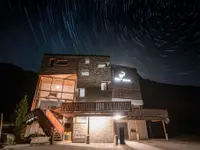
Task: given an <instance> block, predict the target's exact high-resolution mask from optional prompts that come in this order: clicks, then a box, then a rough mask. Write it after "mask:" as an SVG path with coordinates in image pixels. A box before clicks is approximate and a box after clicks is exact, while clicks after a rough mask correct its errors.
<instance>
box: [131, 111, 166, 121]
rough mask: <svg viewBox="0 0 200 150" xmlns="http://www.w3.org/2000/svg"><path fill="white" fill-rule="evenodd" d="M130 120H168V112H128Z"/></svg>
mask: <svg viewBox="0 0 200 150" xmlns="http://www.w3.org/2000/svg"><path fill="white" fill-rule="evenodd" d="M128 117H129V118H136V119H145V120H148V119H149V120H154V119H155V120H157V119H158V120H160V119H166V118H168V117H169V116H168V111H167V110H164V109H134V110H133V111H132V112H128Z"/></svg>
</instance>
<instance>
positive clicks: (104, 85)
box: [101, 83, 108, 91]
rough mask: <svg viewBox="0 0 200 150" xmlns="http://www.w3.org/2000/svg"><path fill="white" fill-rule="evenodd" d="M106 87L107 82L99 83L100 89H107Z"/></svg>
mask: <svg viewBox="0 0 200 150" xmlns="http://www.w3.org/2000/svg"><path fill="white" fill-rule="evenodd" d="M107 89H108V84H107V83H101V90H102V91H104V90H107Z"/></svg>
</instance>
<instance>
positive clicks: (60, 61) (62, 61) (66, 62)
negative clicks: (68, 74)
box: [56, 60, 68, 66]
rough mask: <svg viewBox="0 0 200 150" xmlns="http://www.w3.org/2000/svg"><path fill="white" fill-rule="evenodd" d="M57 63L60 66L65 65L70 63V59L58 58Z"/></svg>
mask: <svg viewBox="0 0 200 150" xmlns="http://www.w3.org/2000/svg"><path fill="white" fill-rule="evenodd" d="M56 64H57V65H59V66H65V65H67V64H68V60H57V61H56Z"/></svg>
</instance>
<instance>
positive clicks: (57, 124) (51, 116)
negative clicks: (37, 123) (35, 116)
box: [46, 109, 64, 137]
mask: <svg viewBox="0 0 200 150" xmlns="http://www.w3.org/2000/svg"><path fill="white" fill-rule="evenodd" d="M46 116H47V118H48V119H49V120H50V121H51V123H52V124H53V126H54V127H55V128H56V130H57V132H58V133H59V134H60V136H61V137H62V135H63V133H64V127H63V126H62V124H61V123H60V121H59V120H58V119H57V118H56V117H55V115H54V114H53V113H52V112H51V111H50V110H49V109H47V110H46Z"/></svg>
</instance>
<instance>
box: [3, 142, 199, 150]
mask: <svg viewBox="0 0 200 150" xmlns="http://www.w3.org/2000/svg"><path fill="white" fill-rule="evenodd" d="M7 149H10V150H46V149H48V150H200V143H192V142H181V141H173V140H171V141H165V140H147V141H139V142H137V141H126V145H118V146H115V145H114V144H113V143H111V144H108V143H92V144H89V145H87V144H81V143H80V144H79V143H66V144H63V143H61V144H60V145H46V146H29V145H16V146H11V147H7Z"/></svg>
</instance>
